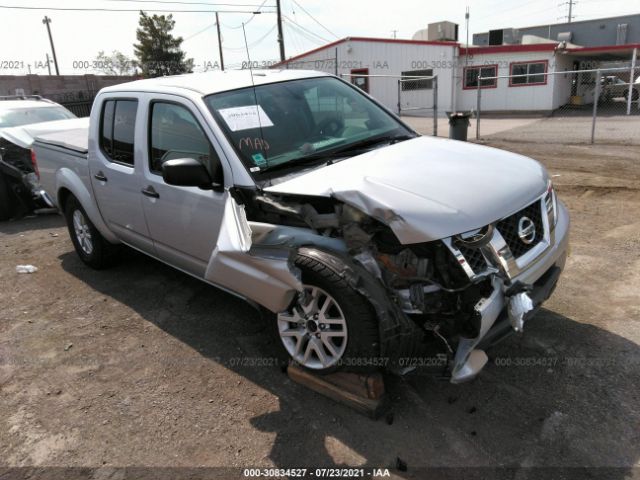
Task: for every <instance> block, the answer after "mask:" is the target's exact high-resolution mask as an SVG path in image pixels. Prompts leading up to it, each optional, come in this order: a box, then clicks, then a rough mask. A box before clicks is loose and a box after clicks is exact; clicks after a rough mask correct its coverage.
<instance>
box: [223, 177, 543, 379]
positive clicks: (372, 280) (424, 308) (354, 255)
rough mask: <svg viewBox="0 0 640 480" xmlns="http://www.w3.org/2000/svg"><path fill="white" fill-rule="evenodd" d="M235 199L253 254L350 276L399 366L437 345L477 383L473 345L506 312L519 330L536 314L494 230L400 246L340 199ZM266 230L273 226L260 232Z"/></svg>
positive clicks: (455, 374) (258, 194)
mask: <svg viewBox="0 0 640 480" xmlns="http://www.w3.org/2000/svg"><path fill="white" fill-rule="evenodd" d="M231 193H232V196H233V198H234V200H235V202H237V204H238V205H240V206H242V207H244V208H243V209H244V215H246V221H247V223H248V227H249V229H250V230H251V231H252V246H251V253H254V254H257V255H260V253H258V252H259V251H260V249H264V248H268V249H274V248H276V249H277V247H278V246H279V247H281V249H284V250H285V251H286V253H283V255H284V256H289V258H290V257H291V255H293V254H295V252H296V251H299V250H302V249H304V250H306V251H307V253H308V254H312V255H316V256H318V258H323V260H324V261H325V262H329V263H331V264H332V265H333V266H334V268H335V270H336V271H338V272H339V273H340V274H341V275H344V276H346V277H348V278H350V281H351V282H352V284H353V286H355V287H357V289H358V291H359V292H360V293H361V294H362V295H364V296H365V297H367V298H368V299H369V301H370V302H371V304H372V305H373V306H374V308H375V311H376V313H377V315H378V320H379V323H380V337H381V346H382V348H381V355H382V356H384V357H387V358H389V359H391V364H392V365H395V367H399V364H398V362H397V360H398V359H399V358H407V357H411V356H424V355H433V352H434V350H433V347H434V345H438V346H439V348H437V351H439V352H441V353H442V354H443V355H446V356H447V357H448V358H449V359H450V361H451V362H452V363H451V364H450V369H451V375H452V376H451V381H452V382H461V381H465V380H468V379H471V378H473V377H474V376H475V375H476V374H477V372H478V371H479V370H480V369H481V368H482V367H483V366H484V364H485V363H486V362H487V356H486V354H485V353H484V352H483V351H481V350H478V349H477V348H476V347H477V346H478V345H479V343H480V342H481V340H482V338H483V337H484V336H485V335H486V334H487V332H488V331H489V329H490V328H491V327H492V326H493V324H494V323H495V322H496V320H497V319H498V317H499V316H500V314H501V313H502V312H503V311H505V310H506V311H507V313H508V320H509V322H510V324H511V328H512V329H513V330H516V331H520V330H522V328H523V322H524V318H525V316H526V315H527V314H528V313H530V312H531V311H532V310H533V309H534V303H533V301H532V299H531V298H530V296H529V292H530V291H531V289H532V286H531V285H525V284H522V283H521V282H512V281H511V277H512V276H513V274H514V273H517V272H516V271H514V270H517V267H515V266H514V262H513V260H514V259H513V258H512V257H511V256H510V255H509V252H508V250H509V249H508V248H507V249H504V248H502V250H500V249H499V248H497V247H499V246H500V245H499V242H500V241H501V242H502V243H503V244H504V240H503V237H502V236H501V235H497V237H499V239H498V240H499V242H498V245H497V246H496V241H495V237H496V235H494V229H495V227H494V225H489V226H487V227H485V228H482V229H478V230H476V231H473V232H468V233H467V234H462V235H456V236H454V237H449V238H446V239H443V240H436V241H431V242H425V243H418V244H405V245H403V244H401V243H400V242H399V240H398V239H397V237H396V235H395V234H394V232H393V231H392V230H391V229H390V227H389V226H387V225H385V224H384V223H383V222H382V221H380V220H378V219H375V218H372V217H371V216H369V215H367V214H365V213H363V212H362V211H360V210H358V209H357V208H354V207H352V206H350V205H348V204H346V203H344V202H342V201H339V200H336V199H334V198H325V197H315V196H308V197H305V196H299V195H284V194H283V195H279V194H274V193H267V192H264V191H258V190H253V189H234V190H233V191H232V192H231ZM552 195H553V193H552V190H549V191H548V192H547V194H546V196H545V197H544V199H540V200H538V201H536V202H534V204H536V205H539V206H540V209H542V208H544V207H543V205H548V204H550V202H551V199H552ZM542 202H544V203H542ZM535 208H538V207H535ZM544 223H545V225H547V221H545V222H544ZM261 225H262V226H263V225H271V226H274V227H275V229H270V230H269V233H268V234H266V235H264V234H259V235H256V232H258V231H260V226H261ZM287 229H291V231H290V232H288V231H287ZM300 232H307V234H301V233H300ZM540 240H541V241H542V237H540ZM492 242H493V244H492ZM309 252H311V253H309ZM292 268H293V267H292ZM510 268H511V271H510ZM505 307H507V308H505ZM427 352H428V353H427ZM400 365H402V364H400ZM406 365H407V364H406V363H405V364H404V366H406ZM396 370H397V371H402V370H403V369H402V368H396ZM404 370H407V369H406V368H405V369H404Z"/></svg>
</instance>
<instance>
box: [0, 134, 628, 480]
mask: <svg viewBox="0 0 640 480" xmlns="http://www.w3.org/2000/svg"><path fill="white" fill-rule="evenodd" d="M496 146H499V147H501V148H506V149H510V150H514V151H518V152H520V153H524V154H527V155H530V156H533V157H535V158H537V159H539V160H540V161H542V162H543V163H544V164H545V165H546V166H547V167H548V168H549V170H550V172H551V174H552V175H554V181H555V184H556V186H557V190H558V192H559V195H560V197H561V198H562V199H563V200H564V201H565V202H566V203H567V205H568V207H569V210H570V212H571V215H572V221H573V227H572V228H573V229H572V240H571V248H572V250H571V256H570V258H569V260H568V263H567V268H566V271H565V275H564V276H563V277H562V279H561V281H560V284H559V286H558V289H557V290H556V293H555V295H554V297H553V298H552V299H551V300H550V301H549V302H548V303H547V304H546V308H545V309H543V310H542V311H541V313H540V314H539V316H538V317H537V318H536V319H535V320H534V321H532V322H530V323H529V324H527V326H526V329H525V330H526V331H525V334H524V335H522V336H512V337H510V338H509V339H508V340H506V341H504V342H503V343H501V344H500V345H498V346H496V347H495V348H494V349H493V350H492V351H490V352H489V353H490V357H491V362H490V363H489V364H488V366H487V367H486V368H485V370H484V371H483V373H482V374H481V376H480V377H479V378H478V379H477V380H476V381H474V382H471V383H467V384H463V385H458V386H454V385H451V384H449V383H447V382H446V381H443V380H440V379H438V378H437V377H436V376H433V375H414V376H408V377H404V378H397V377H390V378H388V379H387V390H388V392H389V394H390V396H391V398H392V400H393V419H391V418H388V419H386V420H387V421H385V419H382V420H378V421H373V420H370V419H368V418H366V417H364V416H361V415H359V414H357V413H355V412H354V411H352V410H350V409H348V408H347V407H344V406H342V405H339V404H336V403H334V402H333V401H331V400H329V399H326V398H324V397H322V396H320V395H318V394H315V393H313V392H311V391H309V390H307V389H305V388H304V387H301V386H299V385H297V384H295V383H293V382H291V381H290V380H288V379H287V377H286V376H285V375H284V374H283V373H282V372H281V370H280V369H279V368H277V367H274V366H272V365H270V364H269V361H268V360H267V361H266V362H264V363H266V365H262V366H258V365H255V359H256V358H266V359H269V358H273V357H274V352H275V349H276V345H275V344H274V342H273V341H272V340H271V339H270V337H269V335H268V334H267V332H268V329H267V328H266V325H265V322H264V321H263V320H262V319H261V318H260V316H259V315H258V314H257V312H256V311H254V310H253V309H252V308H251V307H250V306H249V305H247V304H245V303H243V302H242V301H240V300H238V299H237V298H235V297H233V296H231V295H229V294H226V293H223V292H221V291H218V290H216V289H214V288H212V287H209V286H207V285H205V284H203V283H200V282H199V281H197V280H195V279H193V278H191V277H189V276H187V275H184V274H182V273H180V272H178V271H176V270H173V269H171V268H169V267H167V266H164V265H163V264H161V263H159V262H156V261H154V260H152V259H149V258H146V257H144V256H143V255H141V254H137V253H133V252H129V253H127V255H126V258H125V261H123V262H122V263H121V264H120V265H119V266H117V267H115V268H113V269H110V270H105V271H99V272H97V271H92V270H90V269H88V268H87V267H86V266H84V265H83V264H82V263H81V262H80V260H79V259H78V257H77V256H76V255H75V253H74V252H73V249H72V246H71V242H70V241H69V239H68V236H67V231H66V228H65V227H64V224H63V221H62V219H61V217H58V216H56V215H51V216H43V217H35V218H27V219H23V220H19V221H13V222H8V223H1V224H0V305H1V306H2V308H1V310H0V400H1V401H0V466H1V468H0V477H1V478H16V477H18V476H20V475H23V476H26V474H25V471H22V470H15V469H11V468H10V467H37V466H47V467H51V466H57V467H102V469H100V470H97V471H96V472H107V474H105V475H102V476H100V475H98V473H96V472H93V473H90V474H87V476H86V477H85V478H124V477H123V476H118V475H120V473H121V471H119V470H115V471H111V470H109V468H110V467H114V468H115V467H118V468H120V467H140V468H144V467H155V468H160V467H169V466H172V467H183V468H191V467H270V466H275V467H282V468H286V467H295V466H309V467H316V466H333V465H341V466H346V465H350V466H368V467H391V472H392V474H393V475H395V476H397V477H398V478H424V477H425V476H426V474H425V470H423V469H424V468H427V467H449V468H446V469H444V470H431V471H430V472H431V474H432V475H431V478H445V477H446V478H453V477H458V476H462V474H463V473H464V475H465V478H470V477H469V474H470V473H476V474H479V475H481V476H484V477H485V478H486V477H489V476H491V477H493V478H498V476H497V472H495V471H489V470H483V469H479V468H480V467H486V468H495V467H504V466H507V467H512V468H513V469H515V470H510V472H511V473H512V474H513V476H512V477H509V478H541V477H545V478H552V476H553V475H554V474H556V473H557V472H558V470H553V469H552V470H544V471H542V470H536V468H542V467H546V468H553V467H565V468H573V467H589V468H596V470H586V471H585V470H572V469H569V470H563V472H564V473H563V475H565V477H563V478H614V479H623V478H640V468H639V467H640V461H639V455H640V387H639V385H640V347H639V345H638V343H639V342H640V320H639V318H640V301H639V300H638V290H639V289H640V254H639V252H640V220H638V219H639V218H640V194H639V190H638V188H639V187H638V185H640V166H639V164H638V160H639V158H640V152H639V150H638V147H624V146H617V147H611V146H609V147H603V146H600V147H599V146H595V147H587V146H566V147H562V146H558V145H531V144H522V145H518V144H513V143H506V144H502V145H496ZM18 264H33V265H36V266H37V267H38V268H39V271H38V272H37V273H35V274H31V275H25V274H23V275H19V274H17V273H16V272H15V267H16V265H18ZM391 420H393V421H392V422H391ZM390 423H391V424H390ZM398 458H400V459H401V460H402V461H403V462H406V465H407V470H406V471H401V470H398V469H397V468H396V467H397V459H398ZM634 466H635V468H634ZM463 467H473V469H472V470H468V471H465V472H463V471H462V470H459V468H463ZM534 467H535V468H534ZM597 468H600V469H597ZM3 470H4V475H5V476H3ZM516 470H517V471H516ZM48 471H49V472H51V471H52V470H48ZM205 471H207V472H209V473H212V474H213V473H216V472H217V473H220V472H221V471H220V470H205ZM63 472H64V471H63ZM76 472H77V471H76ZM109 472H112V473H113V472H115V473H113V475H111V476H109V475H110V474H109ZM118 472H120V473H118ZM154 472H155V473H154V475H153V478H161V475H160V472H161V470H154ZM172 472H173V473H174V474H176V476H174V477H172V478H177V477H180V476H183V475H184V472H185V471H180V472H182V473H176V471H172ZM239 472H240V471H238V470H233V471H231V472H227V473H228V474H231V473H234V474H236V476H241V473H239ZM435 472H437V473H438V474H439V475H441V476H440V477H435V476H434V474H435ZM478 472H480V473H478ZM488 472H492V473H491V475H489V473H488ZM501 472H502V471H501ZM542 472H544V474H542ZM447 475H450V476H451V477H449V476H447ZM70 476H71V474H69V473H68V471H67V473H66V474H62V477H60V478H69V477H70ZM33 478H36V477H33Z"/></svg>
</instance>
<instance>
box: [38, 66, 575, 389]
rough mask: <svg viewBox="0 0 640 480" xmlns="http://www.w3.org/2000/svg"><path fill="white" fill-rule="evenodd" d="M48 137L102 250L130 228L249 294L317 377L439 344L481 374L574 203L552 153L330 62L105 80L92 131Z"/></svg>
mask: <svg viewBox="0 0 640 480" xmlns="http://www.w3.org/2000/svg"><path fill="white" fill-rule="evenodd" d="M34 151H35V157H36V160H37V162H38V164H39V167H40V174H41V183H42V185H43V187H44V188H45V190H46V191H47V192H48V193H49V194H50V195H51V197H52V198H53V199H54V201H55V203H56V205H57V206H58V208H59V210H60V212H61V213H63V214H64V215H65V216H66V220H67V222H68V226H69V233H70V236H71V240H72V242H73V245H74V247H75V249H76V251H77V253H78V255H79V256H80V258H81V259H82V260H83V261H84V262H85V263H86V264H87V265H89V266H91V267H94V268H103V267H106V266H108V265H109V264H110V263H111V262H113V261H114V260H115V259H116V257H117V250H118V244H125V245H128V246H130V247H133V248H135V249H137V250H140V251H142V252H144V253H146V254H148V255H150V256H152V257H154V258H156V259H158V260H160V261H163V262H166V263H167V264H169V265H172V266H173V267H175V268H177V269H179V270H182V271H183V272H186V273H188V274H190V275H193V276H195V277H197V278H199V279H201V280H203V281H205V282H207V283H210V284H211V285H215V286H217V287H220V288H223V289H225V290H227V291H229V292H232V293H234V294H236V295H239V296H240V297H242V298H244V299H246V300H248V301H249V302H251V303H252V304H254V305H256V306H259V307H261V308H262V309H263V310H264V311H265V312H271V314H270V315H269V316H268V318H270V319H271V321H272V322H273V326H274V330H275V331H277V332H278V335H279V337H280V339H281V343H282V347H283V348H284V351H285V352H286V354H288V355H289V356H290V358H291V360H292V361H294V362H297V363H298V364H299V365H301V366H303V367H304V368H307V369H310V370H312V371H315V372H318V373H328V372H332V371H336V370H339V369H358V370H363V369H379V368H388V369H392V370H394V371H399V372H405V371H407V370H408V369H411V368H413V367H415V366H419V365H422V364H423V363H424V362H425V360H429V359H433V358H438V359H441V360H442V361H443V364H445V365H447V368H448V369H449V373H450V376H451V381H452V382H462V381H464V380H468V379H471V378H473V377H474V376H476V375H477V373H478V372H479V371H480V370H481V369H482V367H483V366H484V365H485V363H486V362H487V355H486V353H485V352H484V350H485V349H486V348H487V347H488V346H490V345H492V344H493V343H495V342H496V341H498V340H500V339H502V338H504V337H505V336H507V335H508V334H509V333H510V332H512V331H521V330H522V329H523V327H524V325H525V323H526V322H528V321H529V319H530V318H531V317H532V316H533V315H534V313H535V312H536V310H537V309H538V307H539V306H540V305H541V304H542V302H543V301H545V300H546V299H547V298H548V297H549V296H550V295H551V293H552V291H553V289H554V288H555V286H556V283H557V281H558V277H559V275H560V272H561V271H562V269H563V267H564V264H565V258H566V252H567V246H568V238H569V237H568V232H569V216H568V214H567V210H566V208H565V206H564V205H563V204H562V202H561V201H560V200H558V198H557V197H556V194H555V192H554V189H553V187H552V184H551V181H550V179H549V176H548V174H547V172H546V170H545V169H544V168H543V167H542V166H541V165H540V164H539V163H538V162H536V161H534V160H532V159H530V158H526V157H523V156H520V155H516V154H513V153H509V152H505V151H501V150H497V149H493V148H488V147H484V146H479V145H473V144H468V143H465V142H457V141H454V140H447V139H438V138H433V137H424V136H420V135H418V134H417V133H416V132H414V131H413V130H412V129H411V128H410V127H408V126H407V125H406V124H404V123H403V122H402V120H401V119H399V118H398V117H396V116H395V115H394V114H393V113H392V112H390V111H388V110H387V109H385V108H384V107H383V106H382V105H380V104H379V103H378V102H376V100H375V99H373V98H371V97H369V96H368V95H367V94H365V93H363V92H362V91H361V90H359V89H358V88H356V87H355V86H353V85H351V84H349V83H347V82H345V81H343V80H341V79H339V78H337V77H335V76H332V75H327V74H324V73H320V72H312V71H278V70H269V71H254V72H249V71H228V72H214V73H204V74H189V75H183V76H175V77H163V78H157V79H148V80H139V81H135V82H131V83H126V84H122V85H117V86H113V87H108V88H105V89H103V90H101V91H100V93H99V94H98V95H97V97H96V100H95V103H94V105H93V109H92V111H91V118H90V125H89V129H88V132H87V131H86V130H82V129H78V130H77V131H74V132H63V133H56V134H51V135H43V136H41V137H39V138H38V139H37V140H36V142H35V144H34ZM221 334H222V333H221Z"/></svg>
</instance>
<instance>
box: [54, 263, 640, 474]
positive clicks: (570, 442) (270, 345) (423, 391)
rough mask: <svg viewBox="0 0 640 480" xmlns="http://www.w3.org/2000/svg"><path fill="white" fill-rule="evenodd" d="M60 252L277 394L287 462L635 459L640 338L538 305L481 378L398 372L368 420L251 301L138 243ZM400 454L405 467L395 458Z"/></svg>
mask: <svg viewBox="0 0 640 480" xmlns="http://www.w3.org/2000/svg"><path fill="white" fill-rule="evenodd" d="M60 258H61V261H62V268H63V269H64V270H65V271H66V272H68V273H69V274H71V275H73V276H75V277H77V278H78V279H80V280H82V281H83V282H86V283H87V284H89V285H90V286H91V287H92V288H93V289H95V290H96V291H97V292H100V293H101V294H102V295H105V296H108V297H111V298H113V299H114V300H116V301H118V302H121V303H122V304H124V305H126V306H127V307H129V308H131V309H133V310H134V311H135V312H137V313H138V314H139V315H140V316H141V317H142V318H143V319H144V320H145V321H148V322H151V323H153V324H155V325H156V326H158V327H159V328H161V329H162V330H164V331H165V332H166V333H168V334H169V335H171V336H173V337H175V338H176V339H178V340H180V341H181V342H183V343H185V344H187V345H189V346H190V347H192V348H193V349H194V350H195V351H197V352H198V353H199V354H200V355H202V356H203V357H205V358H207V359H209V360H210V361H212V362H218V363H220V364H222V365H223V366H225V367H226V368H227V369H229V370H230V371H232V372H235V373H236V374H238V375H241V376H242V377H244V378H246V379H247V380H248V381H250V382H253V383H254V384H256V385H258V386H260V387H262V388H263V389H265V390H267V391H269V392H271V393H272V394H273V395H274V396H276V397H277V398H278V399H279V410H277V411H274V412H270V413H265V414H259V415H256V416H255V417H253V418H252V419H251V420H250V421H251V424H252V425H253V426H254V427H255V428H256V429H257V430H259V431H261V432H270V433H272V434H275V436H274V439H273V445H272V448H271V452H270V454H269V455H268V457H269V459H270V460H271V461H272V462H273V463H274V464H275V465H276V466H278V467H281V468H288V467H289V468H290V467H295V466H313V467H316V466H318V467H320V466H326V467H333V466H345V467H346V466H353V465H358V466H363V467H376V468H378V467H389V468H390V469H391V471H392V473H394V474H396V475H398V476H400V477H404V476H406V477H407V478H409V477H411V478H421V477H426V476H429V478H459V477H462V476H464V477H465V478H516V477H517V478H525V479H526V478H542V477H544V478H554V477H556V476H559V475H563V477H562V478H574V477H575V478H587V477H589V478H595V477H597V478H612V479H618V478H619V479H623V478H626V477H628V476H629V475H632V474H633V467H632V466H633V465H635V464H636V462H637V461H638V450H639V449H640V441H639V440H640V433H639V432H640V429H639V428H638V425H639V421H640V412H639V409H638V405H639V404H640V396H639V393H640V392H639V390H638V385H639V384H640V371H639V370H640V369H639V368H638V365H639V364H640V362H639V361H640V347H638V345H636V344H635V343H633V342H631V341H629V340H627V339H625V338H623V337H621V336H618V335H616V334H613V333H611V332H609V331H607V330H603V329H601V328H598V327H595V326H592V325H589V324H583V323H580V322H578V321H576V320H573V319H571V318H567V317H565V316H562V315H559V314H557V313H555V312H552V311H550V310H542V311H541V312H540V314H539V316H538V317H536V319H535V320H534V321H533V322H532V323H531V325H527V329H526V330H528V331H527V332H526V334H525V335H524V336H522V337H515V336H512V337H511V338H509V339H507V340H505V341H504V342H503V343H501V344H500V345H498V346H496V347H494V348H493V349H492V351H491V352H489V353H490V356H491V361H490V363H489V365H487V367H486V368H485V370H484V371H483V373H482V375H481V376H480V377H479V378H478V379H477V380H476V381H474V382H471V383H468V384H463V385H457V386H456V385H451V384H450V383H448V382H446V381H444V380H441V379H439V378H438V377H437V376H435V375H433V374H426V373H425V374H420V373H416V374H413V375H409V376H405V377H402V378H399V377H389V378H388V379H387V391H388V394H389V395H390V397H391V400H392V402H393V406H392V413H393V421H391V417H388V418H387V419H386V420H385V419H382V420H378V421H373V420H370V419H368V418H366V417H364V416H362V415H360V414H358V413H355V412H353V411H352V410H350V409H348V408H347V407H344V406H342V405H339V404H337V403H334V402H333V401H331V400H329V399H327V398H324V397H322V396H320V395H318V394H316V393H314V392H311V391H309V390H307V389H305V388H304V387H302V386H300V385H297V384H295V383H293V382H292V381H290V380H289V379H288V377H286V375H284V374H283V372H282V370H281V369H280V368H278V367H277V366H274V365H273V362H272V361H270V359H273V358H274V357H275V352H276V351H277V349H278V345H277V343H276V342H277V339H274V338H273V337H272V336H271V335H270V334H269V327H268V325H267V322H266V319H264V318H262V317H261V316H260V315H259V314H258V312H256V311H255V310H254V309H253V308H252V307H250V306H249V305H248V304H246V303H245V302H243V301H242V300H240V299H237V298H235V297H234V296H232V295H229V294H227V293H224V292H222V291H220V290H217V289H215V288H213V287H210V286H208V285H205V284H203V283H201V282H199V281H198V280H195V279H192V278H191V277H189V276H187V275H184V274H182V273H180V272H178V271H176V270H174V269H172V268H170V267H167V266H165V265H163V264H161V263H159V262H156V261H154V260H152V259H150V258H148V257H146V256H144V255H142V254H138V253H135V252H129V253H127V258H126V261H125V262H122V263H121V264H120V265H119V266H117V267H115V268H113V269H111V270H107V271H102V272H95V271H92V270H90V269H88V268H87V267H86V266H84V265H83V264H82V263H81V262H80V260H79V259H78V258H77V257H76V255H75V253H73V252H69V253H65V254H63V255H61V257H60ZM124 278H126V282H123V281H122V279H124ZM185 368H188V367H185ZM239 408H242V407H239ZM398 459H400V460H401V461H402V462H405V463H406V464H407V465H408V470H407V471H406V472H404V471H399V470H397V469H396V467H397V464H398ZM258 461H259V459H256V463H257V462H258ZM436 467H443V468H436ZM465 467H466V468H465ZM471 467H473V468H471ZM479 467H482V468H479ZM543 467H546V468H545V469H543ZM561 467H562V469H561ZM582 467H588V468H590V469H595V470H583V469H582ZM594 472H596V473H594ZM416 475H417V477H416ZM476 475H477V477H476ZM590 475H595V477H590Z"/></svg>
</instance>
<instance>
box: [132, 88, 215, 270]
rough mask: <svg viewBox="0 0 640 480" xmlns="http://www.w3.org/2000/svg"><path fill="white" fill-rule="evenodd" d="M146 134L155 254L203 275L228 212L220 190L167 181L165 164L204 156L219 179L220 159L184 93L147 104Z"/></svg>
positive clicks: (147, 200)
mask: <svg viewBox="0 0 640 480" xmlns="http://www.w3.org/2000/svg"><path fill="white" fill-rule="evenodd" d="M146 118H147V119H148V125H147V128H148V138H149V145H148V147H147V148H146V162H145V163H146V165H145V169H144V186H143V190H144V191H145V192H147V193H146V194H145V198H144V200H143V204H144V212H145V216H146V219H147V224H148V225H149V232H150V233H151V237H152V238H153V241H154V245H155V250H156V253H157V255H158V256H159V257H160V258H161V259H162V260H164V261H166V262H168V263H170V264H171V265H174V266H176V267H178V268H181V269H183V270H185V271H187V272H189V273H192V274H194V275H197V276H198V277H204V274H205V270H206V268H207V265H208V263H209V259H210V257H211V254H212V252H213V250H214V248H215V246H216V240H217V238H218V232H219V230H220V224H221V222H222V217H223V214H224V200H225V198H226V197H225V195H224V193H223V192H221V191H214V190H202V189H200V188H197V187H177V186H174V185H167V184H166V183H165V182H164V180H163V179H162V164H163V163H164V162H166V161H167V160H172V159H178V158H195V159H196V160H198V161H200V162H202V163H203V164H204V165H205V167H207V169H208V170H209V174H210V175H211V177H212V178H214V179H219V178H220V177H219V175H220V174H221V172H220V169H219V167H220V161H219V157H218V154H217V152H216V150H215V148H214V147H213V145H212V143H211V141H210V140H209V139H208V137H207V135H206V133H205V130H204V129H203V128H202V125H205V120H204V119H203V118H202V116H201V115H200V113H199V112H198V111H197V109H195V108H194V106H193V105H192V104H191V103H190V102H188V101H186V100H183V99H182V98H180V97H172V96H169V95H167V96H164V97H163V96H160V97H158V96H156V97H155V98H154V100H153V101H151V102H150V104H149V105H148V114H147V115H146Z"/></svg>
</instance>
